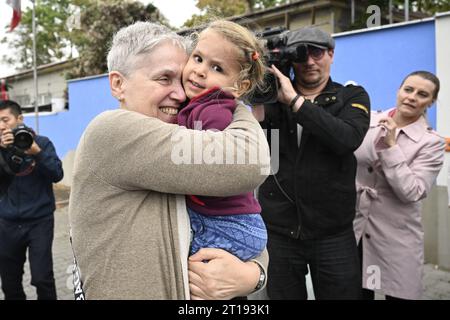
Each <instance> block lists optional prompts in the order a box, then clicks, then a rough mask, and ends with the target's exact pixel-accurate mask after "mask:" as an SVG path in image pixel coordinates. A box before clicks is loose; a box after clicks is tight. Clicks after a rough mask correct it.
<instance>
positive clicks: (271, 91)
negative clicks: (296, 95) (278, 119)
mask: <svg viewBox="0 0 450 320" xmlns="http://www.w3.org/2000/svg"><path fill="white" fill-rule="evenodd" d="M289 33H290V31H289V30H287V29H286V28H283V27H276V28H266V29H264V30H263V31H262V32H261V33H259V34H258V36H259V37H260V38H262V39H263V40H265V46H266V49H267V53H266V55H265V56H264V58H265V61H266V63H267V65H268V66H269V67H270V66H271V65H275V67H277V68H278V70H280V71H281V72H282V73H283V74H284V75H285V76H287V77H289V71H290V67H291V64H292V63H293V62H296V63H302V62H305V61H307V59H308V48H307V45H306V44H296V45H295V46H288V45H287V42H288V36H289ZM278 87H279V84H278V79H277V78H276V76H275V75H274V74H272V73H271V72H267V73H266V75H265V79H264V90H256V91H255V92H254V94H253V95H252V96H251V97H250V98H249V102H250V104H252V105H254V104H262V103H274V102H276V101H277V96H278Z"/></svg>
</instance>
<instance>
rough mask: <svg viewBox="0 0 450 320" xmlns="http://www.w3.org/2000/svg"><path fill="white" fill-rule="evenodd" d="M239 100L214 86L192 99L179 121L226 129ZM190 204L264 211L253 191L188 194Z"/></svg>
mask: <svg viewBox="0 0 450 320" xmlns="http://www.w3.org/2000/svg"><path fill="white" fill-rule="evenodd" d="M235 109H236V100H235V98H234V97H233V95H231V94H230V93H228V92H225V91H223V90H221V89H219V88H212V89H210V90H208V91H207V92H205V93H203V94H201V95H199V96H196V97H194V98H192V99H191V101H190V102H189V104H188V105H187V106H186V107H184V108H183V109H182V110H181V111H180V112H179V113H178V124H179V125H180V126H185V127H187V128H189V129H197V130H219V131H222V130H223V129H225V128H226V127H227V126H228V125H229V124H230V123H231V121H232V119H233V112H234V110H235ZM186 204H187V206H188V207H189V208H191V209H192V210H194V211H196V212H199V213H201V214H204V215H215V216H217V215H233V214H245V213H260V212H261V207H260V205H259V203H258V201H257V200H256V199H255V197H254V195H253V193H252V192H247V193H244V194H239V195H235V196H229V197H207V196H194V195H192V196H187V197H186Z"/></svg>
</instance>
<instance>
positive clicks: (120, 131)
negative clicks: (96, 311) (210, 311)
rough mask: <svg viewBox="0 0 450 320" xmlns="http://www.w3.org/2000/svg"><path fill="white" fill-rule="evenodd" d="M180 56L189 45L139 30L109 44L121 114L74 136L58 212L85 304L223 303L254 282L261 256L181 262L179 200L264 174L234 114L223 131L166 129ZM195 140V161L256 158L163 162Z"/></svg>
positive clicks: (204, 256) (252, 123) (260, 276)
mask: <svg viewBox="0 0 450 320" xmlns="http://www.w3.org/2000/svg"><path fill="white" fill-rule="evenodd" d="M188 48H189V41H187V40H186V39H184V38H182V37H180V36H179V35H177V34H176V33H174V32H173V31H171V30H169V29H168V28H166V27H164V26H161V25H158V24H154V23H150V22H137V23H135V24H133V25H131V26H128V27H126V28H123V29H121V30H120V31H119V32H118V33H117V34H116V35H115V37H114V39H113V41H112V46H111V50H110V52H109V54H108V68H109V82H110V88H111V93H112V95H113V96H114V97H116V98H117V99H118V101H119V104H120V108H119V109H117V110H112V111H106V112H103V113H102V114H100V115H98V116H97V117H96V118H95V119H94V120H93V121H92V122H91V123H90V124H89V125H88V127H87V128H86V130H85V132H84V134H83V136H82V137H81V139H80V143H79V145H78V148H77V152H76V157H75V165H74V180H73V185H72V191H71V197H70V206H69V218H70V225H71V231H72V242H73V251H74V256H75V258H76V261H77V266H78V270H79V271H80V274H81V275H80V277H81V279H80V280H81V283H82V285H83V289H84V294H85V296H84V298H87V299H189V298H192V299H230V298H233V297H236V296H243V295H247V294H249V293H251V292H253V291H254V289H255V288H258V289H259V288H261V287H262V285H263V284H264V282H265V276H264V275H265V268H266V267H267V262H268V261H267V260H268V257H267V252H266V251H265V252H264V253H263V255H262V256H261V257H259V258H258V259H257V261H256V260H253V261H249V262H242V261H240V260H239V259H238V258H236V257H234V256H232V255H231V254H230V253H228V252H226V251H223V250H220V249H202V250H201V251H199V252H198V253H197V254H196V255H194V256H192V257H190V258H189V262H188V252H189V242H190V226H189V219H188V216H187V213H186V205H185V200H184V194H196V195H205V196H227V195H233V194H239V193H243V192H248V191H251V190H253V189H255V188H256V187H257V186H258V185H259V184H260V183H262V181H264V179H265V178H266V173H264V174H263V172H265V171H266V170H265V169H266V168H267V165H268V164H269V152H268V145H267V142H266V139H265V137H264V133H263V132H262V129H261V128H260V126H259V124H258V122H257V121H256V120H255V119H254V118H253V116H252V114H251V113H250V112H249V111H248V110H247V109H246V107H245V106H241V105H240V106H238V107H237V108H236V111H235V113H234V121H233V122H232V123H231V124H230V126H229V127H228V128H226V129H225V130H224V131H222V132H212V131H198V130H189V129H186V128H184V127H179V126H178V125H176V124H175V123H176V117H177V112H178V109H179V107H180V105H181V103H183V102H184V101H185V99H186V95H185V94H184V91H183V88H182V85H181V74H182V70H183V68H184V66H185V64H186V61H187V58H188V56H187V50H188ZM244 139H245V140H244ZM241 140H242V141H245V142H246V144H244V145H242V144H240V143H239V142H240V141H241ZM211 141H212V142H211ZM194 142H195V148H194V150H199V153H201V154H206V153H207V152H210V149H211V146H214V147H215V150H222V151H223V150H226V148H225V146H227V148H229V147H230V146H233V147H234V150H237V151H238V152H244V155H245V159H254V157H252V155H251V154H250V152H251V151H253V152H254V151H255V150H256V151H257V152H258V155H259V160H258V161H257V163H245V164H240V163H229V162H228V159H227V163H226V165H225V164H224V163H212V164H207V163H205V161H203V160H202V161H200V162H191V163H186V162H182V163H180V162H178V161H175V160H174V159H176V158H177V156H179V154H177V153H176V152H175V150H180V148H181V149H183V150H184V152H187V150H189V152H190V150H191V148H192V147H193V143H194ZM216 147H217V148H216ZM208 150H209V151H208ZM199 153H196V154H193V157H194V158H196V155H199ZM183 159H185V158H183ZM196 159H197V158H196ZM224 159H226V157H224ZM197 160H198V159H197ZM236 162H238V161H236ZM194 163H195V165H194ZM204 260H208V261H209V262H208V263H204V262H203V261H204Z"/></svg>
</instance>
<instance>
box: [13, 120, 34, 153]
mask: <svg viewBox="0 0 450 320" xmlns="http://www.w3.org/2000/svg"><path fill="white" fill-rule="evenodd" d="M12 134H13V136H14V143H13V146H14V147H16V148H17V149H19V150H23V151H24V150H28V149H30V147H31V145H32V144H33V142H34V136H35V133H34V131H33V129H31V128H29V127H27V126H26V125H24V124H20V125H18V126H17V127H15V128H14V129H12Z"/></svg>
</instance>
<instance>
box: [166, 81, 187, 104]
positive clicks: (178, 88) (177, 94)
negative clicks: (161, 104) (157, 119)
mask: <svg viewBox="0 0 450 320" xmlns="http://www.w3.org/2000/svg"><path fill="white" fill-rule="evenodd" d="M170 97H171V98H172V99H174V100H176V101H178V102H180V103H181V102H184V100H186V93H185V92H184V90H183V86H182V85H181V83H180V84H176V85H175V87H174V88H173V90H172V93H171V95H170Z"/></svg>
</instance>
